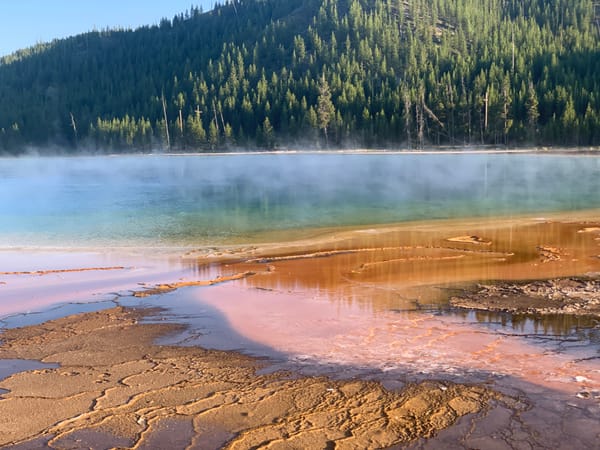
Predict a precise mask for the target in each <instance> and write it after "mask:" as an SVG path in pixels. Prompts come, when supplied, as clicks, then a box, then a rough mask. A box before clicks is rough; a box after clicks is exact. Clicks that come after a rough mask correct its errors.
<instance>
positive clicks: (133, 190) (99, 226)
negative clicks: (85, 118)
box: [0, 152, 600, 248]
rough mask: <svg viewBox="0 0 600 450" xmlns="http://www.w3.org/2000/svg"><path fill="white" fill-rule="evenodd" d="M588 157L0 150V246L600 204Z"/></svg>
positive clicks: (599, 186) (598, 164) (228, 234)
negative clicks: (10, 153)
mask: <svg viewBox="0 0 600 450" xmlns="http://www.w3.org/2000/svg"><path fill="white" fill-rule="evenodd" d="M599 175H600V159H599V158H597V157H575V156H539V155H524V154H519V155H509V154H403V153H380V154H372V153H364V154H363V153H358V152H349V153H346V154H339V153H306V152H305V153H268V154H239V155H203V156H157V155H154V156H143V155H138V156H104V157H91V156H90V157H57V158H35V157H23V158H18V159H12V158H4V159H0V217H2V220H0V248H6V247H15V246H23V245H25V246H27V245H48V244H49V243H52V242H60V243H61V245H65V244H66V245H74V246H81V245H107V244H113V245H114V244H115V243H118V245H173V244H178V245H179V244H181V245H201V244H212V243H220V242H226V241H228V240H229V239H232V238H236V239H242V240H243V239H244V237H246V236H248V235H251V234H252V233H255V232H257V231H263V230H271V229H285V228H301V227H315V226H337V225H350V224H371V223H383V222H396V221H404V220H414V219H429V218H446V217H460V216H477V215H479V216H481V215H493V216H496V215H502V214H512V213H515V212H533V211H551V210H571V209H581V208H591V207H599V206H600V197H599V196H598V195H597V193H598V192H599V191H600V181H599V180H600V176H599Z"/></svg>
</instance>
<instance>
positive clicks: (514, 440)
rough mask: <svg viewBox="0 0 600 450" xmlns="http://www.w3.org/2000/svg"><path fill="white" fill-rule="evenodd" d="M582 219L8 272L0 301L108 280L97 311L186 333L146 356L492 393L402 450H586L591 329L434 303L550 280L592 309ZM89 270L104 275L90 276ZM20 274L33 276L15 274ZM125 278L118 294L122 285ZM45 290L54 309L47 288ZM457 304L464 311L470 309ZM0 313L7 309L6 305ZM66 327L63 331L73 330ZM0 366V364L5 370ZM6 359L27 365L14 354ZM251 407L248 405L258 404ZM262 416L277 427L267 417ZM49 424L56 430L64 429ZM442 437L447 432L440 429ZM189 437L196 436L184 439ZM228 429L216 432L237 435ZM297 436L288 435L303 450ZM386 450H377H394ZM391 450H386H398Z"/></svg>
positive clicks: (597, 408) (10, 322)
mask: <svg viewBox="0 0 600 450" xmlns="http://www.w3.org/2000/svg"><path fill="white" fill-rule="evenodd" d="M594 217H597V215H594V214H592V215H591V216H587V217H581V218H575V217H570V218H569V219H565V218H564V217H562V218H560V217H550V218H544V219H542V218H521V219H519V220H515V219H510V220H509V219H505V220H493V221H492V220H489V221H488V220H473V221H453V222H444V223H435V222H433V223H429V224H424V223H421V224H407V225H401V226H398V227H374V228H369V229H360V230H351V229H346V230H325V231H323V232H322V233H316V234H314V235H313V236H311V237H310V238H307V239H305V240H302V241H294V242H283V243H278V244H268V245H267V244H256V245H250V246H244V247H234V246H232V247H221V248H217V249H207V248H205V249H197V250H193V251H189V252H188V253H187V254H186V255H185V256H184V257H183V258H182V259H180V260H179V261H178V264H179V269H176V268H175V265H176V264H175V265H173V266H168V265H167V266H163V267H160V268H159V269H160V270H159V269H156V268H153V269H152V270H151V268H150V267H149V266H147V265H146V266H142V265H138V264H139V263H135V262H134V263H133V264H130V265H128V264H119V263H118V261H113V260H112V259H111V260H110V261H106V264H90V265H87V266H85V265H80V268H85V267H87V268H90V269H92V270H90V271H80V272H59V271H58V270H60V267H62V268H64V267H65V266H64V265H57V266H56V267H53V268H50V269H51V270H54V271H48V270H46V273H44V274H41V273H35V271H32V270H29V269H28V268H25V269H28V270H23V268H15V269H14V270H13V271H12V272H10V271H6V272H7V273H5V274H3V275H2V276H0V282H3V283H5V284H4V285H0V289H4V292H10V294H11V296H15V295H19V285H20V284H21V285H22V286H23V289H24V290H23V291H22V292H24V293H27V294H28V295H29V293H31V292H34V291H35V286H37V288H38V291H37V292H38V293H39V292H41V291H40V286H41V284H43V283H44V280H53V281H52V283H49V284H50V285H56V286H61V281H60V280H61V279H62V280H63V281H64V280H65V279H72V283H70V284H71V286H76V287H77V286H79V285H78V284H77V282H76V280H79V282H81V283H82V285H81V286H83V287H85V289H84V288H83V287H82V290H81V291H80V293H81V294H82V296H83V297H85V296H86V295H87V296H88V297H90V296H89V292H90V290H91V291H94V290H95V289H96V287H95V286H96V285H95V284H94V283H99V285H101V284H102V283H106V282H107V280H110V277H109V276H108V275H109V274H110V273H113V274H116V273H122V274H123V284H122V285H121V284H119V283H120V282H119V283H117V284H116V285H117V286H125V285H127V284H128V287H127V288H126V289H113V290H111V291H110V292H112V294H110V292H106V291H104V293H103V295H102V296H101V302H99V303H97V305H103V307H108V306H115V305H117V306H125V307H130V306H136V307H139V306H161V307H163V308H166V310H161V311H160V312H159V311H157V312H156V313H155V314H153V315H150V316H144V318H143V321H144V322H147V323H162V324H169V323H172V324H175V323H179V324H181V323H184V324H187V328H185V329H181V328H176V329H173V330H172V332H171V333H169V335H168V336H166V337H162V338H161V339H160V340H159V342H161V343H162V344H167V343H168V344H175V343H176V344H179V345H183V346H187V348H190V349H192V348H194V347H195V346H196V345H200V346H202V347H207V348H216V349H221V350H239V351H242V352H245V353H248V354H251V355H254V356H261V357H268V358H269V359H268V360H267V361H266V363H265V364H264V365H262V366H261V368H260V371H259V372H258V376H268V375H273V374H275V373H293V374H295V375H294V376H295V377H300V378H301V379H304V377H307V376H308V377H309V379H312V378H310V377H314V376H316V377H322V376H327V377H329V379H330V380H335V382H336V383H337V382H340V383H349V382H351V381H353V380H360V382H361V383H363V382H371V381H373V382H376V383H377V384H376V385H378V386H379V385H380V386H382V388H383V389H384V392H391V393H393V392H398V393H400V394H401V395H403V394H402V392H405V391H404V390H405V389H407V388H410V386H413V385H414V383H417V384H416V385H420V383H423V382H427V383H434V385H433V386H435V388H436V389H437V390H438V391H441V392H445V391H444V390H443V389H442V387H448V386H473V387H477V388H485V389H486V391H485V392H487V390H488V389H489V390H490V392H494V393H495V394H494V395H491V394H490V396H489V397H485V401H482V402H481V403H477V404H478V405H479V406H477V407H476V408H475V407H474V408H473V409H469V408H466V409H462V410H461V411H463V413H464V414H459V415H455V416H452V414H453V413H450V412H448V411H449V410H444V411H446V412H444V413H442V414H441V415H442V416H443V417H446V416H447V415H448V414H450V416H449V417H454V418H452V420H450V422H443V423H445V425H443V426H440V427H439V428H436V430H437V431H433V432H425V431H423V433H422V434H419V433H416V434H412V435H411V436H412V437H411V438H410V439H411V440H412V439H415V438H418V436H423V437H427V439H425V440H417V441H414V442H413V443H412V444H410V445H411V446H413V447H414V448H440V446H443V447H444V448H597V442H598V439H599V436H598V431H597V427H596V426H593V425H594V424H597V418H598V417H600V359H599V355H600V353H599V348H600V343H599V339H598V334H599V329H598V323H597V321H596V317H597V316H595V315H594V314H588V315H587V317H575V316H573V315H566V314H564V313H562V314H554V315H547V316H544V317H535V316H522V315H515V314H509V313H506V312H494V311H492V312H490V311H487V310H483V311H475V310H473V309H471V308H468V309H462V308H455V307H451V306H450V304H449V303H448V300H449V299H450V298H451V297H453V296H454V297H457V296H458V294H459V293H464V292H467V291H468V290H469V289H475V288H476V287H477V285H478V284H479V285H481V286H496V287H497V286H501V285H499V284H498V280H500V282H501V283H505V286H511V287H510V289H509V290H508V291H506V292H503V293H500V295H499V296H497V297H500V298H503V295H506V298H511V295H512V294H511V293H514V292H516V291H514V289H516V288H515V286H529V288H531V287H532V286H534V285H531V284H530V283H531V280H554V281H543V282H540V283H555V285H556V286H558V287H560V288H561V289H567V288H568V289H571V291H569V292H570V295H571V297H573V296H572V294H573V292H575V291H577V289H575V288H577V286H580V287H582V286H583V288H582V289H583V290H584V291H585V289H588V290H589V291H590V295H591V296H594V295H596V294H597V290H596V289H595V287H594V286H595V284H593V283H592V285H587V284H585V283H584V281H583V280H584V279H585V280H590V279H593V277H594V276H595V275H594V274H597V273H598V272H600V259H599V258H598V255H599V254H600V227H598V221H595V220H594ZM116 267H123V269H116ZM165 267H167V268H168V270H166V269H165ZM99 268H107V269H110V270H103V271H99V270H94V269H99ZM46 269H48V268H46ZM155 269H156V270H155ZM177 270H179V272H177ZM24 271H29V272H34V273H28V274H24V273H17V272H24ZM113 271H116V272H113ZM174 274H176V275H175V276H174ZM84 276H90V277H91V278H90V281H88V282H84V281H82V278H81V277H84ZM584 276H585V277H587V278H583V277H584ZM105 277H107V278H105ZM569 277H570V278H569ZM117 279H120V278H119V277H117ZM133 279H135V280H136V282H135V283H134V284H132V283H130V281H132V280H133ZM23 280H26V282H25V281H23ZM94 280H95V281H94ZM494 280H495V281H496V283H494V284H492V281H494ZM561 280H571V281H570V282H566V281H561ZM32 283H33V284H32ZM36 283H38V284H36ZM40 283H41V284H40ZM578 283H584V284H581V285H579V284H578ZM64 286H65V285H64V284H63V287H64ZM90 286H92V287H91V288H90ZM543 286H546V285H543ZM543 286H542V285H539V286H537V291H539V292H542V291H543V289H541V287H543ZM590 286H591V287H590ZM529 288H528V289H529ZM53 289H57V291H56V292H57V296H59V294H60V289H59V288H58V287H55V288H53ZM573 289H574V290H573ZM530 290H531V289H530ZM580 290H581V289H580ZM49 292H54V291H52V289H51V290H50V291H49ZM95 292H98V291H95ZM468 292H471V291H468ZM473 292H476V291H473ZM483 297H485V295H484V296H483ZM472 300H473V301H476V300H477V295H475V296H474V297H473V298H472ZM579 303H582V302H581V301H579ZM38 306H39V305H38ZM8 308H9V310H10V311H12V310H13V309H14V308H15V307H14V305H11V306H9V307H8ZM11 308H12V309H11ZM42 309H43V308H42ZM59 309H60V308H59ZM484 309H490V308H485V306H484ZM92 311H93V309H92ZM92 314H93V313H92ZM8 315H10V314H8ZM27 317H29V316H28V315H24V316H15V315H13V316H12V317H9V318H6V319H5V324H6V325H7V326H14V325H17V324H19V320H24V321H25V322H24V323H22V324H26V323H27V319H26V318H27ZM72 326H73V327H75V328H74V329H76V328H77V326H76V322H75V323H74V324H73V325H72ZM188 351H191V350H188ZM9 353H10V352H9ZM9 353H7V354H6V355H5V356H4V357H5V358H9V357H11V358H13V359H14V358H15V355H14V354H13V355H12V356H11V355H10V354H9ZM42 354H43V353H40V355H42ZM19 357H20V358H33V359H36V358H40V356H33V354H30V355H28V354H26V353H22V354H20V356H19ZM45 358H47V356H46V357H45ZM61 364H63V365H64V364H65V362H64V360H63V361H61ZM181 364H182V368H181V371H182V372H181V373H187V372H186V370H188V369H186V368H185V366H186V364H188V365H189V363H187V362H186V363H181ZM178 367H179V366H178ZM178 370H179V369H178ZM281 371H284V372H281ZM37 373H40V372H39V371H38V372H37ZM278 376H279V375H278ZM11 380H16V378H15V377H12V378H9V379H8V380H6V381H4V382H1V383H0V388H3V387H5V386H10V385H11V383H13V381H11ZM3 383H4V384H3ZM379 383H380V384H379ZM436 383H437V384H436ZM439 383H442V384H441V385H440V384H439ZM250 385H251V386H253V385H252V384H250ZM427 386H430V385H427ZM440 386H442V387H440ZM146 388H147V389H146V391H144V392H151V391H152V390H153V389H154V387H152V386H151V385H147V386H146ZM139 389H142V390H143V389H144V387H143V386H142V385H140V387H139ZM169 389H171V388H169ZM326 389H329V387H327V388H326ZM361 389H362V388H361ZM15 392H16V391H15ZM169 392H171V391H170V390H169ZM327 392H330V391H327ZM361 392H362V391H361ZM426 392H429V391H426ZM5 395H6V394H5ZM364 395H367V394H364ZM378 395H383V394H378ZM386 395H387V394H386ZM418 395H419V394H415V395H412V397H411V398H413V397H418ZM485 395H488V394H485ZM145 396H146V394H144V395H143V396H142V397H145ZM362 396H363V394H360V395H359V397H362ZM267 397H268V396H267ZM267 397H265V398H267ZM384 397H385V395H384ZM140 398H141V397H140ZM353 398H356V396H354V397H353ZM3 401H4V400H3ZM11 401H13V402H14V401H16V400H14V398H13V400H11ZM164 401H167V400H164ZM294 401H295V402H297V401H298V400H294ZM390 401H392V400H390ZM255 402H258V403H256V407H258V405H260V401H258V400H256V401H255ZM445 402H446V403H447V404H449V403H448V402H450V399H446V400H445ZM442 404H444V401H441V403H440V405H442ZM0 405H2V401H0ZM331 405H332V407H331V409H329V410H328V409H327V408H325V409H323V410H322V412H323V414H325V417H330V418H331V417H334V416H335V417H338V416H339V414H349V415H350V417H352V415H353V414H354V413H353V412H352V411H353V410H352V408H351V407H350V406H348V405H345V404H344V403H335V402H334V403H332V404H331ZM334 405H338V406H339V407H338V406H335V407H334ZM344 405H345V406H344ZM375 405H376V404H372V405H371V406H373V407H375ZM124 408H125V409H127V407H125V406H124ZM423 408H424V409H423ZM384 410H385V408H384ZM135 411H138V410H134V409H132V410H130V411H129V412H128V413H127V414H130V416H127V417H130V418H131V417H137V416H135V414H138V412H135ZM161 411H163V410H161ZM231 411H234V410H231ZM236 411H237V410H236ZM411 411H412V412H411V413H410V414H413V416H412V417H413V419H411V420H416V419H414V417H417V416H419V417H425V416H422V414H421V413H424V412H425V411H430V412H431V411H433V409H429V410H428V409H427V407H422V409H418V408H417V409H415V410H411ZM415 411H420V412H419V413H417V412H415ZM454 411H456V410H454ZM94 414H95V413H94ZM278 414H280V418H283V417H286V416H285V413H284V412H282V411H280V413H278ZM328 414H330V416H327V415H328ZM415 414H416V416H415ZM420 414H421V415H420ZM156 417H158V416H156ZM169 417H170V416H169V415H168V414H167V415H161V416H160V419H161V420H158V419H157V420H156V422H152V423H153V424H154V423H155V424H156V426H158V424H159V423H161V424H162V425H160V427H162V428H161V430H162V431H161V433H163V434H162V435H161V436H163V439H164V436H166V435H169V433H168V431H165V430H169V429H177V430H179V429H180V427H183V428H184V429H185V430H188V431H187V432H189V430H190V428H189V424H188V425H181V424H179V423H171V422H163V420H166V419H168V418H169ZM265 417H266V416H265ZM402 417H405V416H402ZM427 417H429V416H427ZM138 418H139V417H138ZM65 420H66V419H65ZM103 420H104V419H103ZM136 420H137V419H136ZM253 420H258V419H257V418H255V419H253ZM328 420H329V419H328ZM352 420H354V419H352ZM427 420H429V419H427ZM309 422H310V423H311V424H313V425H314V424H315V422H311V421H310V420H309ZM430 422H431V421H429V422H428V423H430ZM434 422H435V421H434ZM60 423H61V424H62V425H60V426H61V427H62V426H66V425H67V424H69V423H71V422H69V421H67V422H60ZM73 423H79V422H77V421H75V422H73ZM327 423H329V424H335V423H336V422H335V421H330V422H327ZM373 423H375V422H373ZM373 423H371V425H370V426H371V427H374V425H373ZM386 423H387V422H386ZM403 423H404V422H403ZM411 423H413V424H414V423H416V422H414V421H413V422H411ZM439 423H442V422H439ZM450 423H455V424H454V425H452V426H450V427H449V428H446V427H447V426H449V425H450ZM297 424H302V426H300V425H298V426H300V428H302V427H304V428H302V429H303V430H304V431H307V430H311V429H312V428H311V426H312V425H310V424H309V423H308V422H306V421H305V420H304V419H302V420H300V422H297ZM138 425H140V424H138ZM255 426H257V425H255ZM347 426H348V427H349V428H348V429H349V430H350V432H352V429H353V427H356V429H358V428H360V427H359V425H357V424H356V423H354V422H351V423H350V422H348V425H347ZM381 426H383V425H381ZM405 426H407V427H408V425H406V424H405ZM420 426H421V425H419V426H416V428H415V430H417V429H420V428H419V427H420ZM153 427H154V425H153ZM160 427H159V428H160ZM186 427H187V428H186ZM142 428H143V427H142ZM338 428H339V427H338ZM375 428H377V427H375ZM441 428H446V429H444V430H442V431H440V430H441ZM144 429H145V428H144ZM191 429H192V430H193V433H196V434H197V432H198V430H199V428H197V427H196V428H195V427H194V426H192V428H191ZM372 429H374V428H371V430H372ZM424 429H425V428H423V430H424ZM73 430H79V431H77V432H78V433H80V432H81V433H83V434H76V436H77V437H78V439H86V436H88V437H89V435H86V434H85V433H84V432H83V431H82V430H83V428H81V427H79V428H77V426H76V427H75V428H73V429H72V430H71V431H69V433H71V432H73V433H74V432H75V431H73ZM236 430H238V431H235V432H232V431H231V429H229V431H227V430H221V431H220V432H222V433H225V434H226V433H232V436H238V435H242V434H243V433H242V434H240V433H241V431H240V429H238V428H236ZM96 431H97V430H96ZM213 431H214V430H213ZM280 431H281V430H280ZM155 432H156V429H155V428H152V433H150V431H149V432H148V435H146V434H143V436H144V437H145V438H146V437H147V438H150V436H151V435H152V436H154V434H153V433H155ZM187 432H186V433H187ZM214 432H215V433H217V432H216V431H214ZM286 432H287V433H289V430H288V431H286ZM86 433H87V432H86ZM164 433H166V435H165V434H164ZM193 433H192V434H193ZM265 433H266V434H265V435H264V436H265V442H271V443H272V444H273V445H275V446H277V445H283V446H285V442H286V441H285V438H283V439H284V440H283V441H278V440H277V439H282V438H281V436H282V435H281V434H280V435H278V436H279V437H273V438H267V437H266V436H267V435H268V433H267V432H266V431H265ZM67 434H68V433H67ZM134 434H135V433H134ZM259 434H260V433H259ZM184 435H185V433H184ZM217 435H218V433H217ZM65 436H66V435H65ZM255 436H256V435H255ZM269 436H270V435H269ZM288 436H291V435H289V434H288ZM307 436H309V434H303V438H306V437H307ZM347 437H348V436H345V435H344V436H340V437H339V438H336V439H333V440H332V442H336V443H337V444H338V445H341V443H342V442H346V443H348V446H347V448H359V446H360V445H359V444H356V446H354V447H352V444H350V443H349V442H350V441H348V440H345V439H346V438H347ZM207 439H208V438H207ZM215 439H216V440H217V441H218V439H217V438H215ZM231 439H234V438H233V437H231V436H230V437H229V438H227V439H225V440H227V441H229V440H231ZM273 439H274V440H273ZM369 439H371V440H369V441H356V442H362V443H363V444H364V442H367V444H365V445H366V447H371V448H376V447H380V446H384V445H383V444H382V443H381V442H380V444H381V445H378V444H376V442H378V441H377V440H376V438H375V437H374V436H370V437H369ZM392 440H393V439H392ZM234 441H235V442H237V443H236V445H237V447H235V446H233V444H232V448H249V447H250V444H249V443H250V441H247V445H246V446H245V444H244V442H243V441H240V440H237V441H236V440H235V439H234V440H232V441H231V442H232V443H233V442H234ZM128 442H129V441H128ZM146 442H150V441H146ZM215 442H216V441H215ZM220 442H221V443H222V442H224V441H220ZM252 442H254V441H252ZM277 442H279V444H277V445H276V443H277ZM303 442H306V441H303ZM323 442H324V443H325V444H326V442H327V440H325V441H323ZM382 442H383V441H382ZM386 442H387V443H386V444H385V446H392V445H394V443H393V442H391V441H389V442H388V441H386ZM407 442H408V441H407V440H403V439H400V438H398V440H397V443H403V444H402V445H406V443H407ZM325 444H324V445H325ZM119 445H121V444H119ZM219 445H220V444H219ZM253 445H254V444H253ZM215 447H217V445H215ZM363 447H364V445H363Z"/></svg>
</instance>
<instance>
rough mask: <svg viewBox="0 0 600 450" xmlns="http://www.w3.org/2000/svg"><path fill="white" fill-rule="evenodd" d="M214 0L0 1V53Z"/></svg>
mask: <svg viewBox="0 0 600 450" xmlns="http://www.w3.org/2000/svg"><path fill="white" fill-rule="evenodd" d="M215 1H216V0H0V56H5V55H8V54H10V53H12V52H14V51H15V50H18V49H20V48H25V47H30V46H32V45H35V44H36V43H37V42H47V41H51V40H53V39H55V38H63V37H67V36H72V35H75V34H80V33H85V32H86V31H91V30H93V29H98V30H100V29H103V28H107V27H108V28H114V27H124V28H136V27H138V26H141V25H153V24H155V23H158V22H159V21H160V19H162V18H163V17H166V18H168V19H172V18H173V16H175V15H176V14H179V13H181V12H183V11H185V10H188V9H189V8H190V6H191V5H195V6H202V8H203V9H204V11H207V10H209V9H211V8H212V6H213V4H214V3H215ZM221 3H223V2H222V1H221Z"/></svg>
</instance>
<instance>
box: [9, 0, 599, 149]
mask: <svg viewBox="0 0 600 450" xmlns="http://www.w3.org/2000/svg"><path fill="white" fill-rule="evenodd" d="M599 33H600V2H594V1H592V0H554V1H551V2H549V1H546V0H406V1H403V0H340V1H334V0H237V1H235V2H228V3H227V4H225V5H223V6H218V7H216V8H215V9H214V10H213V11H210V12H207V13H202V12H201V11H200V10H198V9H193V8H192V10H190V11H187V12H185V13H183V14H181V15H180V16H177V17H175V18H173V19H172V20H166V19H165V20H163V21H162V22H161V23H160V25H158V26H152V27H144V28H140V29H137V30H134V31H131V30H106V31H101V32H96V31H95V32H90V33H86V34H83V35H79V36H75V37H72V38H68V39H63V40H57V41H54V42H52V43H48V44H41V45H38V46H36V47H34V48H30V49H26V50H23V51H20V52H17V53H15V54H13V55H10V56H8V57H5V58H3V59H2V60H1V61H0V152H4V153H19V152H22V151H26V150H27V149H28V148H31V147H35V148H38V149H44V148H50V147H51V146H54V147H55V148H62V149H67V150H68V151H78V150H86V151H89V150H92V151H107V152H108V151H110V152H115V151H150V150H156V149H162V150H165V151H187V150H189V151H198V150H200V151H204V150H206V151H210V150H215V149H218V150H222V149H226V148H273V147H282V148H286V147H294V146H295V147H302V146H309V145H310V146H318V147H321V148H324V147H327V146H329V147H340V146H367V147H382V146H386V147H402V148H418V147H421V146H425V145H447V144H449V145H465V144H474V145H475V144H495V145H600V46H599V43H600V39H599Z"/></svg>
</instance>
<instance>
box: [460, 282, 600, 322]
mask: <svg viewBox="0 0 600 450" xmlns="http://www.w3.org/2000/svg"><path fill="white" fill-rule="evenodd" d="M450 304H451V305H452V306H454V307H459V308H468V309H481V310H487V311H503V312H510V313H517V314H573V315H588V316H598V317H600V277H598V276H590V277H567V278H555V279H550V280H536V281H526V282H505V281H503V282H497V283H491V284H478V285H476V287H474V288H473V289H468V290H464V291H462V292H461V293H460V294H458V295H455V296H453V297H452V298H451V299H450Z"/></svg>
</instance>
